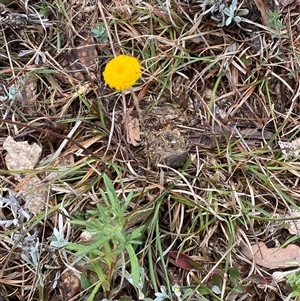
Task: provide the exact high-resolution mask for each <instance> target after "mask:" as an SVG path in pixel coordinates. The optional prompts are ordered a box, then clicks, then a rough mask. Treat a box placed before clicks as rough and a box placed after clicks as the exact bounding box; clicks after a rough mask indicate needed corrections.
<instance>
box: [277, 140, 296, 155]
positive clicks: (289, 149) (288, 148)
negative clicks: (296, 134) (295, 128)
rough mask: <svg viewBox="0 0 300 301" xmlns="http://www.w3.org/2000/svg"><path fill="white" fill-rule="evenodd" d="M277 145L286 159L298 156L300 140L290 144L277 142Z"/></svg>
mask: <svg viewBox="0 0 300 301" xmlns="http://www.w3.org/2000/svg"><path fill="white" fill-rule="evenodd" d="M278 145H279V147H280V148H281V151H282V153H283V154H284V155H285V156H287V158H290V157H292V158H293V157H294V158H295V157H298V156H299V155H300V138H297V139H295V140H293V141H291V142H283V141H278Z"/></svg>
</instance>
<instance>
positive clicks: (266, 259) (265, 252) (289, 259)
mask: <svg viewBox="0 0 300 301" xmlns="http://www.w3.org/2000/svg"><path fill="white" fill-rule="evenodd" d="M241 252H242V253H243V254H244V255H245V256H246V257H247V258H249V259H251V260H254V262H255V263H256V264H257V265H260V266H262V267H265V268H269V269H276V268H288V267H292V266H299V264H300V248H299V247H298V246H296V245H294V244H290V245H288V246H287V247H286V248H280V247H276V248H268V247H267V246H266V245H265V243H264V242H259V243H258V244H255V245H253V246H251V250H250V249H249V248H248V247H243V248H242V249H241Z"/></svg>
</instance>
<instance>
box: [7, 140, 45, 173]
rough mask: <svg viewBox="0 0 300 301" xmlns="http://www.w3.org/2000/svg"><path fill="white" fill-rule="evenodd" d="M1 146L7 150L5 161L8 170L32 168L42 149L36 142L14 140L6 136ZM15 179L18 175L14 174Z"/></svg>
mask: <svg viewBox="0 0 300 301" xmlns="http://www.w3.org/2000/svg"><path fill="white" fill-rule="evenodd" d="M3 148H4V149H5V150H6V151H7V155H6V157H5V162H6V166H7V168H8V170H23V169H33V168H34V167H35V166H36V164H37V162H38V161H39V158H40V155H41V152H42V149H41V148H40V147H39V146H38V145H37V144H36V143H33V144H31V145H29V144H28V142H27V141H24V142H16V141H15V140H14V139H13V138H12V137H10V136H8V137H7V138H6V139H5V141H4V143H3ZM15 177H16V178H17V179H19V178H20V176H19V175H16V176H15Z"/></svg>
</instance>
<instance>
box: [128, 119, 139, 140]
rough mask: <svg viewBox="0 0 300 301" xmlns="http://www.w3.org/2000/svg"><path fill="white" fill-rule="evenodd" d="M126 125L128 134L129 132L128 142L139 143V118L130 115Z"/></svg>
mask: <svg viewBox="0 0 300 301" xmlns="http://www.w3.org/2000/svg"><path fill="white" fill-rule="evenodd" d="M128 127H129V131H128V134H129V139H130V143H131V144H132V145H133V146H138V145H140V143H141V131H140V122H139V119H138V118H133V117H130V118H129V123H128Z"/></svg>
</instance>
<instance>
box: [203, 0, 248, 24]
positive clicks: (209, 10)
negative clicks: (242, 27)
mask: <svg viewBox="0 0 300 301" xmlns="http://www.w3.org/2000/svg"><path fill="white" fill-rule="evenodd" d="M201 7H202V8H203V10H204V12H203V13H202V15H208V14H210V15H211V18H212V19H213V20H215V21H217V22H219V23H218V26H219V27H223V26H229V25H230V24H231V23H232V22H233V21H234V22H237V23H238V22H241V17H242V16H245V15H247V14H248V13H249V10H248V9H245V8H241V7H240V6H238V3H237V0H232V1H231V3H230V1H229V0H204V2H203V4H202V5H201Z"/></svg>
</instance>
